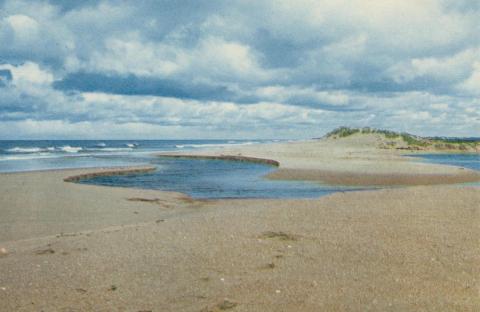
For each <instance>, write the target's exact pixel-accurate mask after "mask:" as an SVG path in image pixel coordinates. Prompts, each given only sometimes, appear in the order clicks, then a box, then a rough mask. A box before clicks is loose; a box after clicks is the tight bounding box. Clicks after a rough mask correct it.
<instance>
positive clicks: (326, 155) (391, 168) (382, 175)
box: [158, 135, 480, 185]
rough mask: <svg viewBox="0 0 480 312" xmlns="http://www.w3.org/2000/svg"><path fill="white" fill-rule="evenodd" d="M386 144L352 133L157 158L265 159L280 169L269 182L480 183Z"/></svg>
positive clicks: (479, 177)
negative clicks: (343, 136)
mask: <svg viewBox="0 0 480 312" xmlns="http://www.w3.org/2000/svg"><path fill="white" fill-rule="evenodd" d="M385 142H386V139H385V138H384V137H381V136H378V135H352V136H350V137H347V138H343V139H337V140H335V139H322V140H312V141H303V142H290V143H278V144H260V145H240V146H232V147H228V148H222V149H210V150H201V151H184V152H182V151H180V152H175V153H160V154H158V155H159V156H162V157H191V158H214V159H226V160H231V159H240V160H241V159H244V160H248V159H254V160H256V161H257V162H259V161H261V160H263V162H265V163H267V164H268V163H269V164H271V165H274V166H277V167H279V169H278V170H276V171H275V172H273V173H271V174H270V175H268V176H267V178H271V179H279V180H307V181H318V182H322V183H328V184H336V185H432V184H451V183H468V182H477V181H480V173H479V172H477V171H473V170H468V169H465V168H460V167H454V166H443V165H435V164H430V163H426V162H421V161H420V160H419V159H418V158H412V157H408V156H406V155H405V153H407V152H406V151H405V150H393V149H382V148H379V147H380V146H384V145H385ZM408 153H414V152H412V151H409V152H408ZM417 153H418V152H417Z"/></svg>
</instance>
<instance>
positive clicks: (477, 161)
mask: <svg viewBox="0 0 480 312" xmlns="http://www.w3.org/2000/svg"><path fill="white" fill-rule="evenodd" d="M409 156H411V157H417V158H420V160H422V161H426V162H429V163H435V164H442V165H450V166H458V167H463V168H467V169H473V170H480V154H473V153H472V154H422V155H409Z"/></svg>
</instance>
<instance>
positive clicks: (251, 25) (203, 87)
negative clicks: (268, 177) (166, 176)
mask: <svg viewBox="0 0 480 312" xmlns="http://www.w3.org/2000/svg"><path fill="white" fill-rule="evenodd" d="M339 126H351V127H367V126H368V127H375V128H384V129H389V130H395V131H406V132H409V133H414V134H418V135H426V136H434V135H446V136H480V2H479V1H478V0H316V1H310V0H289V1H282V0H275V1H273V0H272V1H261V0H241V1H236V0H231V1H215V0H208V1H204V0H191V1H188V0H177V1H164V0H156V1H153V0H152V1H148V0H145V1H115V0H107V1H60V0H50V1H47V0H45V1H33V0H30V1H24V0H0V139H73V138H77V139H96V138H104V139H109V138H111V139H115V138H117V139H121V138H125V139H129V138H138V139H140V138H144V139H179V138H192V139H200V138H205V139H206V138H244V139H249V138H252V139H253V138H286V139H304V138H311V137H319V136H322V135H323V134H325V133H326V132H328V131H329V130H331V129H333V128H335V127H339Z"/></svg>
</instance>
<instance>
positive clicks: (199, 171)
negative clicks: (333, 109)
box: [81, 158, 359, 198]
mask: <svg viewBox="0 0 480 312" xmlns="http://www.w3.org/2000/svg"><path fill="white" fill-rule="evenodd" d="M151 164H153V165H155V166H157V170H156V171H154V172H151V173H147V174H135V175H120V176H101V177H95V178H92V179H88V180H83V181H82V182H81V183H87V184H99V185H109V186H123V187H136V188H146V189H156V190H168V191H177V192H182V193H186V194H188V195H190V196H192V197H194V198H315V197H319V196H322V195H327V194H331V193H334V192H339V191H349V190H355V189H359V188H349V187H339V186H328V185H321V184H318V183H312V182H299V181H275V180H268V179H265V178H264V176H265V175H266V174H268V173H270V172H272V171H274V170H276V167H271V166H268V165H264V164H255V163H248V162H238V161H227V160H202V159H187V158H158V159H155V160H152V161H151Z"/></svg>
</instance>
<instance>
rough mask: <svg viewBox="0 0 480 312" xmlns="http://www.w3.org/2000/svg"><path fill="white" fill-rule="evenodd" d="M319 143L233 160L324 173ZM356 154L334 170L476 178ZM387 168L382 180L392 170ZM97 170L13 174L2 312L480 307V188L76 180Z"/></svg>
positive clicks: (0, 231)
mask: <svg viewBox="0 0 480 312" xmlns="http://www.w3.org/2000/svg"><path fill="white" fill-rule="evenodd" d="M310 144H312V145H313V146H310ZM317 144H326V143H318V142H304V143H292V144H290V145H291V146H294V147H295V151H292V152H289V147H286V146H285V145H283V146H282V145H275V146H256V147H252V146H245V147H238V149H236V150H235V152H236V153H237V154H234V155H237V156H238V153H240V154H242V155H248V156H251V157H259V158H261V157H263V156H269V157H265V158H268V159H275V160H278V161H279V165H280V170H282V166H283V169H288V170H293V169H294V167H295V166H297V168H298V169H302V168H303V169H307V168H305V167H306V166H308V165H309V164H312V166H313V164H315V165H314V168H313V169H322V166H323V165H322V164H318V163H319V162H321V161H319V160H321V159H323V158H322V157H323V156H324V155H323V156H322V155H320V154H321V153H319V152H316V150H317V148H318V146H315V145H317ZM328 144H330V143H328ZM302 148H303V149H304V152H303V153H302V152H301V151H300V150H301V149H302ZM253 150H255V151H257V152H256V153H254V152H252V151H253ZM267 150H269V151H272V154H271V155H268V153H267ZM339 150H340V149H339ZM339 150H337V151H332V150H331V149H330V150H329V152H328V153H334V152H338V153H340V152H339ZM360 150H361V147H358V148H357V149H355V148H352V149H351V152H358V151H360ZM259 151H260V152H259ZM227 152H229V151H226V150H223V151H213V152H212V151H208V152H204V153H205V154H212V153H220V154H224V155H226V154H227ZM295 153H297V155H299V156H298V161H297V162H295V161H294V159H295V157H294V154H295ZM309 153H310V155H311V156H310V158H309V157H308V155H309ZM375 153H377V152H375ZM200 154H201V153H200ZM274 154H275V155H274ZM277 155H278V156H281V157H276V156H277ZM355 155H357V156H358V157H357V156H355V157H357V158H356V159H351V163H350V165H349V166H350V167H348V168H346V169H348V170H345V166H340V163H343V164H344V165H345V164H348V163H349V162H348V161H347V162H345V161H344V160H342V159H338V158H336V159H335V160H334V161H333V163H338V166H340V167H341V168H340V167H335V166H333V167H329V170H331V171H335V170H334V169H335V168H337V169H338V172H349V173H352V172H353V174H355V172H358V170H360V169H358V168H362V165H357V163H359V164H362V163H363V162H364V161H370V160H369V159H367V160H365V159H363V158H364V157H367V158H372V157H373V158H375V157H381V158H382V159H383V160H380V159H378V161H385V162H387V163H388V162H389V161H391V162H392V165H391V168H392V173H391V175H392V176H395V175H401V174H406V173H408V174H410V175H413V174H418V175H423V174H425V175H428V174H432V171H433V173H436V174H444V175H449V176H450V175H454V176H457V175H458V176H461V175H462V174H463V173H464V172H465V171H468V170H462V169H459V168H455V167H444V166H433V165H432V166H430V165H425V164H421V165H417V164H414V163H412V162H411V161H410V160H408V159H403V158H402V157H401V156H400V155H397V154H395V153H392V152H385V151H378V154H374V156H372V155H368V154H364V153H360V152H359V153H358V154H355ZM272 156H273V157H272ZM300 156H301V157H300ZM320 156H322V157H320ZM315 160H317V161H315ZM352 164H353V165H352ZM402 164H405V166H406V167H407V168H405V167H402ZM315 166H318V167H315ZM379 167H380V169H378V168H375V169H372V170H371V171H370V173H371V174H374V175H375V174H380V173H387V171H386V170H387V168H386V167H383V166H382V165H380V166H379ZM412 168H416V170H418V171H414V172H412V171H410V170H411V169H412ZM419 168H422V169H419ZM136 169H138V168H136ZM143 169H147V168H143ZM313 169H312V170H313ZM340 169H342V170H340ZM355 170H357V171H355ZM435 170H437V171H435ZM438 170H440V171H438ZM94 171H95V170H92V169H90V170H59V171H43V172H31V173H16V174H0V194H1V197H0V311H42V310H43V311H225V310H227V311H478V310H479V309H480V285H479V281H478V279H479V277H480V226H479V225H480V211H479V210H480V207H479V206H480V205H479V203H480V192H479V188H478V187H474V186H471V187H469V186H459V185H429V186H409V187H402V188H391V189H383V190H375V191H359V192H347V193H336V194H332V195H329V196H325V197H321V198H318V199H312V200H202V201H197V200H192V199H190V198H189V197H187V196H185V195H183V194H179V193H174V192H159V191H146V190H136V189H128V188H111V187H100V186H91V185H82V184H75V183H71V182H64V181H63V179H64V178H66V177H72V176H76V175H80V174H91V173H92V172H94ZM101 171H105V170H101ZM360 171H361V170H360ZM468 174H474V173H472V172H468Z"/></svg>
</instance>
